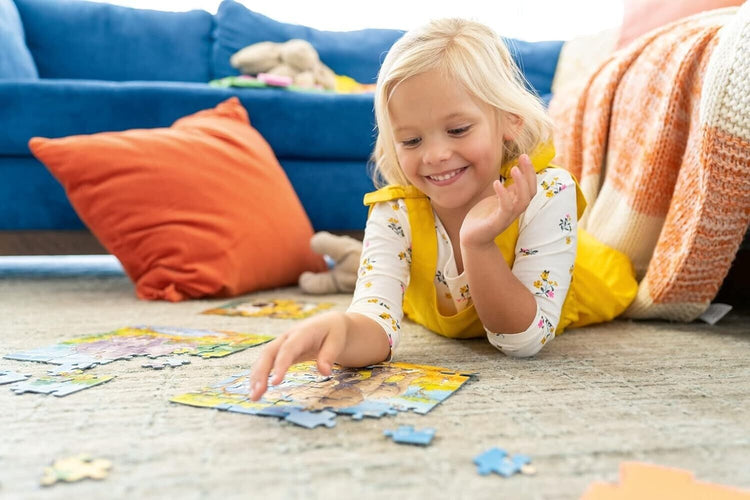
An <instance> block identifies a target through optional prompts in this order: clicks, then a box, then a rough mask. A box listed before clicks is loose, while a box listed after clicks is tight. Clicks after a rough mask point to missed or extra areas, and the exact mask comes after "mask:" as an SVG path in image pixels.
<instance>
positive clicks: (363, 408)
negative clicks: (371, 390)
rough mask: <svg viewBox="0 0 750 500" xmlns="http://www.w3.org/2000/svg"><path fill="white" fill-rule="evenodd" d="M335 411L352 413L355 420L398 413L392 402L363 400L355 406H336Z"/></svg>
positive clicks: (344, 413)
mask: <svg viewBox="0 0 750 500" xmlns="http://www.w3.org/2000/svg"><path fill="white" fill-rule="evenodd" d="M335 411H336V413H339V414H341V415H351V416H352V418H353V419H354V420H362V418H363V417H373V418H381V417H383V416H384V415H395V414H396V413H398V412H397V411H396V410H395V409H393V407H392V406H391V405H390V403H384V402H381V401H363V402H361V403H359V404H358V405H355V406H349V407H347V408H336V410H335Z"/></svg>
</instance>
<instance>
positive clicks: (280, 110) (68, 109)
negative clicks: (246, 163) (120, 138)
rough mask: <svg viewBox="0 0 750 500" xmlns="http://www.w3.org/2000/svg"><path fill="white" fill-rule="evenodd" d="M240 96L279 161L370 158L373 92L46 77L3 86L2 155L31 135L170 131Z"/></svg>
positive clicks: (20, 149)
mask: <svg viewBox="0 0 750 500" xmlns="http://www.w3.org/2000/svg"><path fill="white" fill-rule="evenodd" d="M232 96H237V97H239V99H240V101H241V102H242V104H243V105H244V106H245V108H246V109H247V111H248V114H249V115H250V121H251V123H252V125H253V126H254V127H255V128H256V129H258V131H259V132H260V133H261V134H262V135H263V137H264V138H265V139H266V140H267V141H268V143H269V144H270V145H271V147H272V148H273V150H274V152H275V153H276V155H277V156H278V157H279V158H305V159H308V160H318V159H319V160H351V159H363V158H367V157H368V156H369V154H370V153H371V152H372V148H373V145H374V126H375V125H374V116H373V96H372V94H343V95H342V94H334V93H330V92H316V91H311V92H297V91H288V90H282V89H272V88H266V89H236V88H220V87H211V86H208V85H206V84H201V83H191V82H153V81H129V82H110V81H98V80H57V79H43V80H30V81H2V80H0V123H4V124H6V125H9V126H10V127H11V130H12V131H13V133H12V134H0V151H2V155H4V156H8V155H10V156H13V155H28V154H29V149H28V139H29V138H30V137H32V136H35V135H36V136H42V137H64V136H67V135H73V134H91V133H95V132H102V131H120V130H127V129H131V128H153V127H168V126H169V125H171V124H172V123H173V122H174V121H175V120H177V119H178V118H181V117H183V116H185V115H188V114H191V113H194V112H196V111H199V110H201V109H207V108H211V107H213V106H215V105H216V104H218V103H219V102H221V101H223V100H225V99H228V98H230V97H232Z"/></svg>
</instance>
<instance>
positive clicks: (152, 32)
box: [15, 0, 213, 82]
mask: <svg viewBox="0 0 750 500" xmlns="http://www.w3.org/2000/svg"><path fill="white" fill-rule="evenodd" d="M15 2H16V6H17V7H18V11H19V13H20V15H21V19H22V20H23V26H24V28H25V30H26V43H27V45H28V47H29V49H30V51H31V54H32V55H33V57H34V60H35V61H36V65H37V69H38V70H39V76H40V77H41V78H81V79H93V80H111V81H124V80H165V81H188V82H191V81H192V82H207V81H209V80H210V79H211V72H210V63H209V61H210V52H211V36H212V34H211V32H212V30H213V16H212V15H211V14H210V13H208V12H205V11H200V10H195V11H190V12H159V11H154V10H144V9H131V8H128V7H120V6H116V5H109V4H103V3H94V2H86V1H81V0H15Z"/></svg>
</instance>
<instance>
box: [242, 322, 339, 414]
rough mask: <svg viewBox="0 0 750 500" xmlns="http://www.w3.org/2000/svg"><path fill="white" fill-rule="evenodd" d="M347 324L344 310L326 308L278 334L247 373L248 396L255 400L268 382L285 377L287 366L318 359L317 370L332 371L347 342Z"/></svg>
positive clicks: (323, 373) (276, 381)
mask: <svg viewBox="0 0 750 500" xmlns="http://www.w3.org/2000/svg"><path fill="white" fill-rule="evenodd" d="M346 337H347V328H346V317H345V316H344V313H340V312H329V313H326V314H322V315H320V316H316V317H314V318H309V319H307V320H305V321H303V322H302V323H300V324H299V326H296V327H295V328H292V329H291V330H289V331H287V332H285V333H283V334H281V335H279V336H278V337H276V338H275V339H274V340H273V341H271V343H269V344H268V345H267V346H266V347H265V348H264V349H263V352H261V354H260V358H258V361H256V362H255V364H254V365H253V369H252V372H251V374H250V397H251V399H252V400H253V401H257V400H259V399H260V397H261V396H262V395H263V394H264V393H265V392H266V390H267V389H268V376H269V374H273V377H272V380H271V384H272V385H277V384H280V383H281V381H282V380H284V375H285V374H286V372H287V370H288V369H289V367H290V366H292V365H293V364H295V363H300V362H302V361H309V360H311V359H317V362H318V371H319V372H320V373H321V374H322V375H325V376H328V375H330V374H331V371H332V368H333V363H334V362H335V360H336V358H337V357H338V356H339V354H341V352H342V351H343V350H344V347H345V346H346Z"/></svg>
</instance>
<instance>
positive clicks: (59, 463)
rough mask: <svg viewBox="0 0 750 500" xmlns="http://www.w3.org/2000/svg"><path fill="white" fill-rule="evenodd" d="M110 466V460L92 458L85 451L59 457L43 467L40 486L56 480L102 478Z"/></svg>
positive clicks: (107, 472) (69, 481)
mask: <svg viewBox="0 0 750 500" xmlns="http://www.w3.org/2000/svg"><path fill="white" fill-rule="evenodd" d="M111 468H112V462H110V461H109V460H105V459H103V458H92V457H91V456H90V455H87V454H85V453H82V454H79V455H74V456H71V457H66V458H60V459H58V460H55V462H54V463H53V464H52V465H51V466H50V467H45V468H44V476H43V477H42V479H41V481H40V482H41V484H42V486H52V485H53V484H55V483H56V482H58V481H65V482H67V483H72V482H74V481H80V480H81V479H86V478H91V479H104V478H105V477H107V474H109V470H110V469H111Z"/></svg>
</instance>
